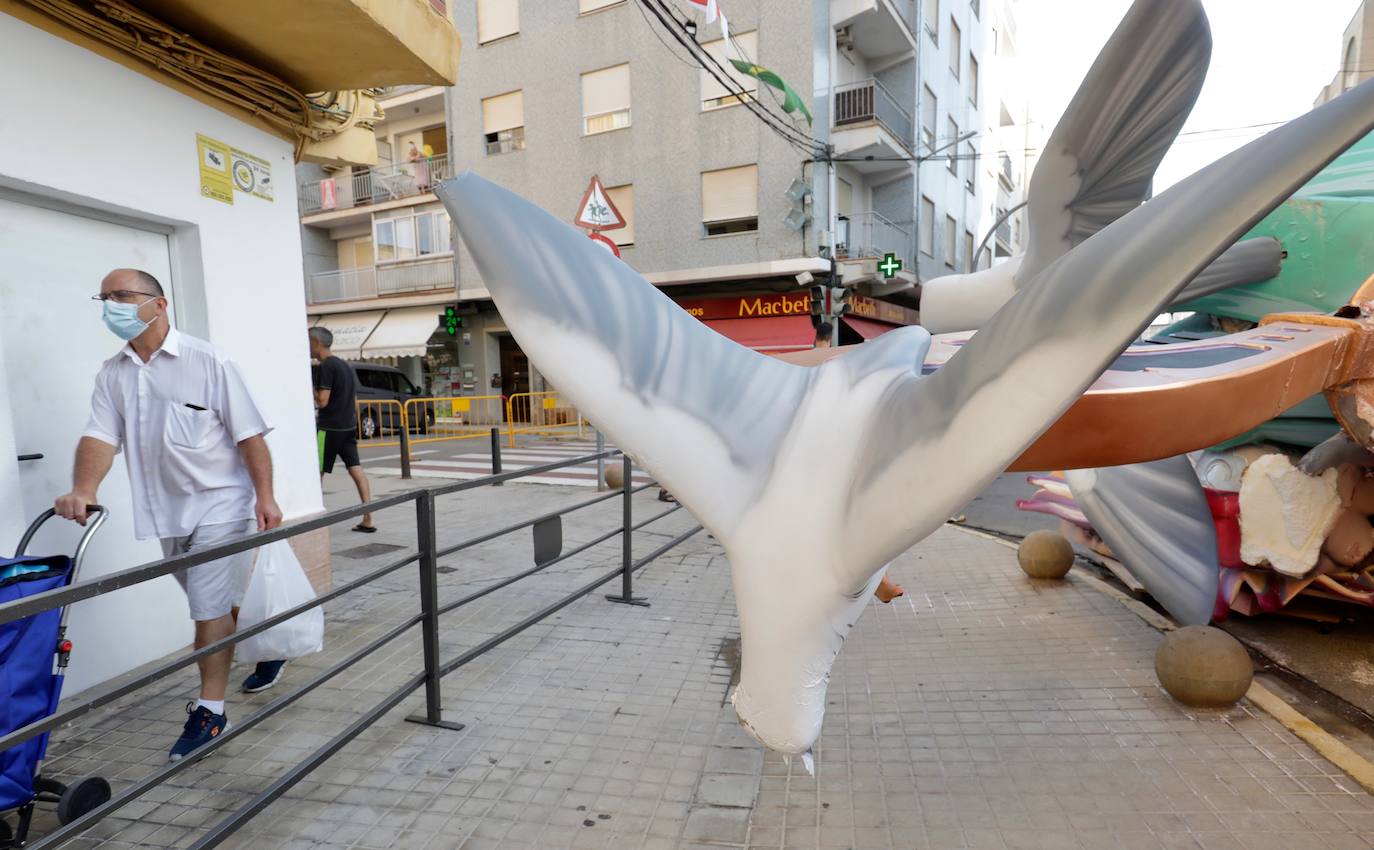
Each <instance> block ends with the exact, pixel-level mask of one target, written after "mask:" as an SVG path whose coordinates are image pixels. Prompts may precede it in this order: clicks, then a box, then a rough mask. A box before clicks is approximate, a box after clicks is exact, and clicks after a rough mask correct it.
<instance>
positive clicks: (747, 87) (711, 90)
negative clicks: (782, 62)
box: [700, 31, 759, 103]
mask: <svg viewBox="0 0 1374 850" xmlns="http://www.w3.org/2000/svg"><path fill="white" fill-rule="evenodd" d="M734 41H735V42H736V43H737V44H738V45H739V48H740V49H739V50H738V51H737V50H735V49H734V47H733V45H732V46H731V48H730V49H728V50H727V49H726V46H725V39H723V38H718V39H716V40H715V41H708V42H707V43H705V44H703V45H702V46H701V47H702V49H703V50H705V51H706V52H707V54H709V55H710V56H712V57H713V58H714V59H715V60H716V62H718V63H720V67H721V68H724V69H725V71H726V73H727V74H728V75H729V76H728V77H727V78H728V79H730V80H733V81H734V83H735V85H734V86H733V88H734V90H735V91H739V90H740V89H743V90H744V91H746V92H748V93H749V94H754V93H755V92H757V91H758V88H759V81H758V80H756V79H754V78H753V77H751V76H749V75H748V74H741V73H740V72H739V71H736V70H735V66H734V65H731V64H730V57H734V58H736V59H738V58H740V56H739V54H740V53H743V54H744V56H745V57H746V58H747V59H748V60H749V61H757V60H758V55H759V34H758V32H757V31H755V32H746V33H740V34H738V35H736V36H735V37H734ZM707 64H708V65H710V63H709V62H708V63H707ZM710 67H711V69H712V70H714V71H715V72H716V73H717V74H720V75H721V76H726V74H721V71H720V68H716V67H715V66H714V65H710ZM700 75H701V102H702V103H705V102H706V101H708V100H715V99H716V98H718V97H728V96H729V95H731V94H733V93H734V92H731V91H727V90H726V89H725V86H723V85H721V84H720V82H719V81H718V80H717V79H716V78H715V77H714V76H712V74H711V72H710V71H707V70H706V69H705V68H702V69H701V71H700Z"/></svg>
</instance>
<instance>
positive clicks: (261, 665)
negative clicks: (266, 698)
mask: <svg viewBox="0 0 1374 850" xmlns="http://www.w3.org/2000/svg"><path fill="white" fill-rule="evenodd" d="M285 666H286V662H285V661H259V662H258V666H257V669H255V670H254V671H253V674H252V675H251V676H249V677H248V678H247V679H244V680H243V692H244V693H246V694H255V693H257V692H258V691H265V690H267V689H268V688H270V687H272V686H273V685H275V684H276V683H277V680H278V679H280V678H281V671H282V668H283V667H285Z"/></svg>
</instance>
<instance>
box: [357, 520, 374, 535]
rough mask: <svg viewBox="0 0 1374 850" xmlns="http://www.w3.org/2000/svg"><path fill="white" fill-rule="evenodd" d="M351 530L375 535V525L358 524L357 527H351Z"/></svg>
mask: <svg viewBox="0 0 1374 850" xmlns="http://www.w3.org/2000/svg"><path fill="white" fill-rule="evenodd" d="M353 530H354V531H360V532H362V533H363V534H376V533H377V526H375V525H363V524H362V523H361V522H360V523H358V524H357V525H355V526H353Z"/></svg>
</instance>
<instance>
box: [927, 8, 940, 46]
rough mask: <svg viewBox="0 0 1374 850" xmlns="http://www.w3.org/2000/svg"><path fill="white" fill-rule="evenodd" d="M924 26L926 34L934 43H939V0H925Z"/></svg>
mask: <svg viewBox="0 0 1374 850" xmlns="http://www.w3.org/2000/svg"><path fill="white" fill-rule="evenodd" d="M925 28H926V35H928V36H930V40H931V41H933V42H935V43H936V44H939V43H940V0H926V4H925Z"/></svg>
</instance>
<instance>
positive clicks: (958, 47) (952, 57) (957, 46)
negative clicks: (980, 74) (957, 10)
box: [949, 18, 964, 80]
mask: <svg viewBox="0 0 1374 850" xmlns="http://www.w3.org/2000/svg"><path fill="white" fill-rule="evenodd" d="M963 52H964V37H963V33H961V32H960V31H959V25H958V24H956V23H955V22H954V19H953V18H950V19H949V69H950V70H951V71H953V72H954V79H956V80H957V79H959V60H960V59H962V58H963Z"/></svg>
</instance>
